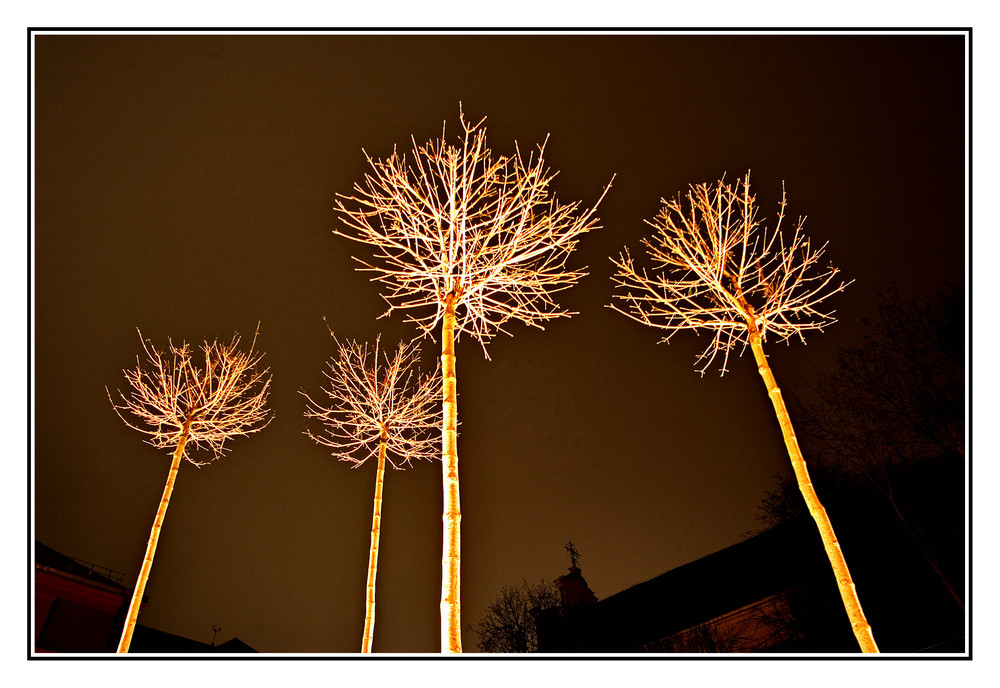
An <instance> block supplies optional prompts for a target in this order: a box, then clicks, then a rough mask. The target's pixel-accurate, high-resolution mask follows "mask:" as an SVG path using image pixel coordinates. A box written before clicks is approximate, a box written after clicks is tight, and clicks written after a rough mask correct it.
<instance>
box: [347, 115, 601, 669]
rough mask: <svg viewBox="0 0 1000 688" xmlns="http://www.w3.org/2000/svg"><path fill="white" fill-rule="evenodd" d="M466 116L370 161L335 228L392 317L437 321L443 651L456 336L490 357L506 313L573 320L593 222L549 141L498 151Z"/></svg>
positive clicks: (455, 517)
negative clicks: (580, 262) (565, 299)
mask: <svg viewBox="0 0 1000 688" xmlns="http://www.w3.org/2000/svg"><path fill="white" fill-rule="evenodd" d="M460 119H461V123H462V130H463V131H462V134H461V135H460V136H459V137H458V140H457V141H456V142H455V143H448V142H447V140H446V137H445V132H444V130H442V134H441V138H440V139H437V140H434V141H430V142H428V143H426V144H424V145H422V146H418V145H417V143H416V141H415V140H413V153H412V158H411V159H407V157H406V156H405V155H402V154H400V153H398V152H396V151H393V153H392V155H390V156H389V157H388V158H387V159H385V160H375V159H372V158H371V157H368V163H369V165H370V167H371V171H370V172H369V173H368V174H366V176H365V179H364V182H363V183H357V184H355V186H354V194H353V195H340V196H339V197H338V200H337V205H336V209H337V211H338V212H339V214H340V217H341V219H342V221H343V223H344V226H345V230H343V231H342V230H335V234H338V235H340V236H343V237H346V238H348V239H351V240H354V241H357V242H360V243H363V244H367V245H369V246H372V247H373V248H374V253H375V255H374V260H372V261H366V260H359V262H360V263H361V264H362V266H363V267H362V268H360V269H362V270H365V271H370V272H372V273H374V277H373V278H372V279H373V281H377V282H379V283H381V285H382V286H383V288H384V290H385V291H384V293H383V298H384V299H385V300H386V301H387V302H388V304H389V309H388V311H386V313H385V315H388V314H390V313H392V312H393V311H396V310H401V311H403V312H405V313H406V319H407V320H409V321H411V322H413V323H414V324H415V325H416V326H417V327H418V328H419V329H420V330H421V331H422V332H423V333H424V334H428V335H430V334H432V333H433V332H434V330H435V329H436V328H437V326H438V324H439V323H440V326H441V337H442V342H441V364H442V376H443V385H442V400H443V404H442V406H443V412H444V418H443V422H442V462H441V469H442V489H443V493H444V497H443V501H444V532H443V556H442V584H441V651H442V652H461V650H462V646H461V618H460V559H461V555H460V552H461V538H460V520H461V509H460V501H459V489H458V488H459V482H458V449H457V424H458V406H457V397H456V371H455V339H456V337H457V336H459V335H461V334H462V333H463V332H464V333H466V334H469V335H471V336H472V337H474V338H475V339H477V340H478V341H479V342H480V344H481V346H482V347H483V352H484V353H485V351H486V347H485V345H486V343H487V342H488V341H489V340H490V339H491V338H492V337H493V336H494V335H495V334H496V333H497V332H506V330H505V329H504V327H505V326H506V324H507V323H508V322H509V321H511V320H517V321H520V322H522V323H525V324H527V325H531V326H536V327H539V328H541V327H542V325H541V323H543V322H545V321H547V320H550V319H552V318H556V317H560V316H567V315H569V313H568V312H566V311H565V310H563V309H561V308H560V307H559V306H558V305H557V304H556V303H555V301H554V299H553V294H554V293H556V292H558V291H561V290H563V289H567V288H569V287H571V286H573V285H574V284H576V282H577V281H578V280H579V279H580V278H581V277H582V276H583V275H584V274H585V273H584V272H583V271H582V270H572V269H568V268H567V267H566V260H567V258H568V257H569V254H570V253H571V252H572V251H573V249H574V248H575V247H576V243H577V240H578V239H579V237H580V236H581V235H582V234H584V233H586V232H588V231H590V230H591V229H595V228H596V227H597V218H596V216H595V210H596V207H597V204H596V203H595V205H594V206H593V207H591V208H590V209H581V207H580V205H579V203H560V202H559V201H558V200H556V198H555V196H554V195H553V193H552V192H551V190H550V189H549V184H550V182H551V181H552V178H553V177H554V176H555V173H553V172H550V171H549V170H548V168H547V167H546V164H545V161H544V157H543V156H544V145H541V146H539V147H538V151H537V155H536V154H534V153H533V154H531V155H530V156H528V157H527V158H525V157H524V156H522V154H521V152H520V150H519V149H517V148H516V146H515V153H514V154H513V155H510V156H494V155H493V153H492V151H491V150H490V149H489V148H488V147H487V146H486V130H485V127H484V126H483V122H484V121H485V120H480V121H479V122H478V123H476V124H470V123H468V122H466V121H465V118H464V115H461V114H460ZM606 192H607V188H605V193H606ZM603 197H604V194H603V193H602V194H601V198H600V199H598V203H599V202H600V200H601V199H603ZM508 334H509V333H508Z"/></svg>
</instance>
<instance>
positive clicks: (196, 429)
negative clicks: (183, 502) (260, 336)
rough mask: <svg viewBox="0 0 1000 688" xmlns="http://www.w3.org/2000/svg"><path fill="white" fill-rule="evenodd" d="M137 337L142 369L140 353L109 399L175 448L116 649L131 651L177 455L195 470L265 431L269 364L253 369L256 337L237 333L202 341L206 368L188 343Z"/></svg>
mask: <svg viewBox="0 0 1000 688" xmlns="http://www.w3.org/2000/svg"><path fill="white" fill-rule="evenodd" d="M139 339H140V341H142V347H143V351H144V352H145V354H146V363H147V364H148V365H147V367H143V363H142V362H141V361H140V360H139V358H138V357H137V358H136V367H135V370H126V371H125V379H126V380H127V381H128V383H129V385H130V386H131V391H130V393H129V394H128V395H127V396H126V395H125V394H124V393H122V392H119V393H118V394H119V396H120V397H121V402H120V403H117V402H115V400H114V399H113V398H112V397H111V392H110V390H109V391H108V398H109V399H110V400H111V404H112V406H113V407H114V409H115V412H116V413H117V414H118V416H119V417H120V418H121V419H122V421H124V423H125V424H126V425H127V426H129V427H130V428H133V429H134V430H138V431H139V432H141V433H143V434H146V435H148V436H149V437H148V439H147V440H146V441H147V442H148V443H149V444H151V445H153V446H154V447H157V448H158V449H173V460H172V461H171V464H170V471H169V473H167V482H166V486H165V487H164V488H163V497H162V498H161V499H160V507H159V509H157V511H156V517H155V518H154V519H153V528H152V530H151V531H150V533H149V542H148V543H147V545H146V554H145V556H144V557H143V560H142V569H141V570H140V572H139V578H138V580H137V581H136V584H135V592H134V593H133V595H132V601H131V603H130V604H129V609H128V616H127V618H126V621H125V627H124V629H123V630H122V637H121V640H120V641H119V643H118V652H128V649H129V645H130V644H131V642H132V632H133V631H134V630H135V622H136V619H137V618H138V616H139V606H140V604H141V603H142V596H143V592H144V591H145V589H146V581H147V580H148V579H149V571H150V568H152V565H153V555H154V554H155V553H156V543H157V541H158V540H159V537H160V529H161V528H162V527H163V518H164V516H165V515H166V513H167V506H168V504H169V503H170V495H171V493H172V492H173V490H174V483H175V482H176V480H177V471H178V470H179V469H180V464H181V459H186V460H188V461H190V462H191V463H193V464H194V465H195V466H199V467H201V466H204V465H207V464H208V463H211V462H212V461H214V460H215V459H217V458H219V457H221V456H222V455H223V453H224V452H225V451H226V450H227V448H226V446H225V443H226V440H228V439H230V438H232V437H237V436H240V435H248V434H250V433H253V432H258V431H260V430H263V429H264V427H265V426H266V425H267V424H268V423H269V422H270V421H271V417H272V414H271V412H270V411H269V410H268V408H267V395H268V390H269V387H270V383H271V378H270V375H269V374H268V370H267V369H266V368H265V369H263V370H258V369H257V364H258V363H259V362H260V360H261V358H263V354H255V353H254V350H253V349H254V345H255V344H256V341H257V338H256V335H255V336H254V341H253V343H251V345H250V350H249V351H246V352H243V351H240V350H239V349H238V346H239V343H240V338H239V335H234V336H233V340H232V341H231V342H230V343H229V344H220V343H219V342H218V341H213V342H212V343H211V344H209V343H208V342H207V341H206V342H205V343H204V344H203V345H202V346H201V350H202V351H203V352H204V356H205V363H204V366H203V367H200V366H199V364H198V363H197V362H196V361H195V360H194V356H193V352H192V350H191V347H190V346H188V344H187V343H186V342H185V343H182V344H181V345H180V346H177V345H175V344H174V343H173V342H172V341H170V340H167V349H166V350H165V351H160V350H158V349H157V348H156V347H154V346H153V344H152V343H151V342H150V341H149V340H147V339H143V337H142V333H141V332H140V333H139ZM127 416H134V418H132V419H130V418H129V417H127ZM191 448H194V449H196V450H205V451H208V452H210V458H208V460H207V461H196V460H195V459H193V458H192V457H191V456H190V455H189V453H188V451H189V450H190V449H191Z"/></svg>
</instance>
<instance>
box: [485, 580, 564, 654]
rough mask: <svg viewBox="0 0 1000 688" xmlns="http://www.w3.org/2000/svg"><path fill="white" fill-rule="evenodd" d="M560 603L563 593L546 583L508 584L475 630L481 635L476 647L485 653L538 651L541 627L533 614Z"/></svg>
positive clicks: (487, 607) (494, 599)
mask: <svg viewBox="0 0 1000 688" xmlns="http://www.w3.org/2000/svg"><path fill="white" fill-rule="evenodd" d="M559 604H560V596H559V590H558V589H557V588H556V586H555V585H554V584H552V583H549V582H547V581H545V580H542V581H539V582H538V583H536V584H529V583H528V582H527V581H521V585H520V586H512V585H505V586H503V588H501V589H500V592H499V593H498V594H497V596H496V597H494V598H493V599H492V600H491V601H490V603H489V604H488V605H487V606H486V611H485V612H484V613H483V617H482V618H481V619H480V620H479V627H478V629H472V631H473V633H475V634H476V635H478V636H479V641H478V642H477V643H476V644H477V645H478V647H479V649H480V650H482V651H483V652H508V653H509V652H535V651H536V650H538V626H537V623H536V621H535V615H534V614H533V613H532V612H533V610H540V609H549V608H552V607H558V606H559Z"/></svg>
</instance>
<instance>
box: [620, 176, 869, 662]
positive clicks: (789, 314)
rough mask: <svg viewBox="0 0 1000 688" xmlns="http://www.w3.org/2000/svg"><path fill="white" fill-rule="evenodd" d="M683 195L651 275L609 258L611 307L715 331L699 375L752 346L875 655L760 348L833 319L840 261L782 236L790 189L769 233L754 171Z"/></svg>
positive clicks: (656, 245) (843, 588)
mask: <svg viewBox="0 0 1000 688" xmlns="http://www.w3.org/2000/svg"><path fill="white" fill-rule="evenodd" d="M686 201H687V203H686V207H685V204H684V202H683V200H682V199H681V197H680V195H678V196H677V197H676V198H674V199H673V200H670V201H666V200H665V201H664V202H663V203H664V206H663V209H662V210H661V211H660V213H659V214H658V215H657V216H656V218H655V220H653V221H652V222H648V224H650V225H651V226H652V227H653V228H654V229H655V230H656V234H655V236H654V238H653V240H643V244H644V245H645V246H646V249H647V251H648V253H649V256H650V258H651V259H652V262H653V264H654V266H655V271H654V272H653V273H649V272H647V271H646V270H645V269H642V270H638V269H636V267H635V265H634V263H633V260H632V257H631V256H630V255H629V253H628V250H627V249H626V251H625V252H624V253H623V254H621V255H619V257H618V259H617V260H616V259H614V258H612V263H614V264H615V266H616V267H617V272H616V275H615V277H614V280H615V282H616V283H617V284H618V285H619V286H620V287H622V288H624V289H625V293H624V294H616V298H618V299H620V300H621V301H622V302H623V304H624V305H623V306H622V307H619V306H617V305H613V306H612V307H613V308H615V310H617V311H619V312H620V313H623V314H624V315H626V316H628V317H630V318H632V319H633V320H636V321H638V322H641V323H643V324H646V325H651V326H653V327H658V328H662V329H664V330H667V333H668V334H667V335H666V337H665V339H664V341H667V340H669V339H670V337H671V336H673V334H675V333H676V332H677V331H679V330H703V329H704V330H708V331H710V332H711V333H712V341H711V342H709V344H708V347H707V348H706V349H705V350H704V351H703V352H702V354H701V355H700V356H699V360H702V361H703V362H704V365H703V366H702V368H701V373H702V374H703V375H704V373H705V370H706V369H707V368H708V367H709V366H710V365H711V364H712V362H713V361H714V360H715V358H716V356H717V355H718V354H719V353H720V352H721V353H722V355H723V360H722V365H721V372H722V374H725V372H726V365H727V364H728V360H729V353H730V351H732V350H733V349H734V348H736V347H737V346H738V345H739V346H740V353H742V352H743V351H744V350H745V349H746V347H747V345H749V346H750V348H751V350H752V351H753V355H754V359H755V360H756V362H757V370H758V372H759V373H760V375H761V378H762V379H763V381H764V386H765V387H766V388H767V394H768V396H769V397H770V399H771V403H772V404H773V406H774V410H775V413H776V415H777V418H778V423H779V425H780V426H781V432H782V435H783V436H784V440H785V446H786V447H787V449H788V455H789V458H790V459H791V462H792V469H793V471H794V473H795V478H796V481H797V483H798V486H799V490H800V491H801V493H802V496H803V497H804V498H805V502H806V506H807V507H808V509H809V513H810V514H811V515H812V517H813V519H814V520H815V522H816V525H817V527H818V528H819V532H820V536H821V538H822V540H823V546H824V548H825V549H826V553H827V556H828V557H829V559H830V564H831V566H832V568H833V572H834V575H835V577H836V579H837V586H838V588H839V590H840V596H841V599H842V600H843V602H844V608H845V609H846V611H847V615H848V617H849V618H850V621H851V626H852V628H853V629H854V635H855V637H856V638H857V640H858V643H859V644H860V646H861V649H862V650H863V651H864V652H878V648H877V647H876V645H875V640H874V638H873V637H872V632H871V627H870V625H869V624H868V621H867V619H865V615H864V612H863V611H862V609H861V603H860V601H859V599H858V596H857V592H856V591H855V588H854V582H853V580H852V579H851V574H850V571H849V570H848V568H847V562H846V560H845V559H844V555H843V552H841V549H840V544H839V543H838V542H837V537H836V535H835V533H834V531H833V525H832V524H831V522H830V519H829V517H828V516H827V514H826V510H825V509H824V508H823V505H822V503H821V502H820V500H819V497H818V496H817V494H816V491H815V489H813V485H812V482H811V481H810V478H809V472H808V470H807V469H806V463H805V459H804V458H803V457H802V452H801V451H800V449H799V445H798V441H797V439H796V437H795V430H794V429H793V427H792V422H791V419H790V417H789V415H788V410H787V409H786V407H785V402H784V400H783V399H782V396H781V390H780V389H779V388H778V384H777V382H776V381H775V378H774V375H773V373H772V372H771V366H770V365H769V364H768V362H767V358H766V357H765V355H764V348H763V345H764V340H765V338H766V337H767V335H769V334H770V335H772V336H774V337H775V338H777V339H779V340H782V341H787V340H789V339H790V338H791V337H793V336H797V337H799V338H802V337H803V332H805V331H807V330H821V329H822V328H823V327H824V326H825V325H827V324H830V323H832V322H834V318H833V316H832V312H822V311H820V310H817V306H818V305H819V304H820V302H822V301H823V300H824V299H826V298H827V297H829V296H830V295H832V294H835V293H837V292H839V291H841V290H843V288H844V287H845V286H846V284H845V283H844V282H837V281H836V280H835V278H836V275H837V272H838V271H837V269H836V268H833V267H832V266H831V267H827V268H822V267H820V266H819V260H820V257H821V256H822V255H823V252H824V249H825V246H823V247H820V248H818V249H814V248H813V247H812V246H811V245H810V242H809V240H808V239H807V238H806V237H805V235H804V234H803V233H802V226H803V220H801V219H800V220H799V222H798V223H797V224H796V226H795V230H794V232H793V234H792V238H791V241H787V240H786V238H785V237H784V236H783V235H782V233H781V222H782V219H783V218H784V212H785V195H784V190H782V198H781V204H780V208H779V212H778V218H777V221H776V222H775V225H774V229H773V230H768V229H767V228H766V227H764V226H763V225H762V224H761V221H760V220H759V219H758V217H757V205H756V200H755V197H754V196H753V195H751V193H750V173H749V172H748V173H747V175H746V176H745V177H744V179H743V184H742V188H741V186H740V184H739V183H737V184H736V185H734V186H730V185H728V184H726V183H725V181H724V180H720V181H719V182H717V183H716V184H715V185H714V187H712V186H709V185H708V184H697V185H691V186H690V187H689V190H688V193H687V195H686Z"/></svg>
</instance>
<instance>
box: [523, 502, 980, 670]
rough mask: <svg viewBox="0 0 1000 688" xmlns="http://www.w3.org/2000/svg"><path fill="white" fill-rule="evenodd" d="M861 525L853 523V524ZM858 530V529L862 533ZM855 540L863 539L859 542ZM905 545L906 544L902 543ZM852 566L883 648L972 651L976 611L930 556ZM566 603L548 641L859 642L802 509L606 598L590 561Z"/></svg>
mask: <svg viewBox="0 0 1000 688" xmlns="http://www.w3.org/2000/svg"><path fill="white" fill-rule="evenodd" d="M845 530H851V529H849V528H848V529H845ZM852 534H854V533H852ZM859 544H860V545H861V547H856V548H855V552H858V551H859V550H860V549H862V547H863V545H864V544H865V543H864V541H863V540H862V541H860V543H859ZM895 554H898V553H895ZM889 559H890V560H891V561H893V562H894V563H895V564H896V566H894V567H889V568H887V567H885V566H884V565H883V564H884V562H885V560H886V558H885V557H881V558H880V557H877V556H860V555H859V556H858V557H856V558H855V559H854V560H851V562H850V563H851V571H852V574H853V575H854V578H855V580H856V581H857V582H858V590H859V593H860V594H861V596H862V603H863V605H864V608H865V612H866V615H867V617H868V620H869V622H870V623H871V624H872V628H873V631H874V633H875V637H876V641H877V642H879V645H880V650H881V651H882V652H905V653H914V652H924V651H926V652H935V653H952V652H964V642H965V636H964V630H963V627H962V619H963V616H964V614H960V613H956V612H957V611H958V610H956V609H955V608H954V605H952V604H950V600H948V599H946V596H945V595H943V594H937V595H936V596H935V595H928V594H927V591H928V590H933V589H934V588H933V585H934V581H933V580H930V579H928V578H927V576H926V575H925V573H924V572H922V571H921V568H920V566H919V562H916V561H912V562H910V563H912V566H909V565H902V564H901V563H900V561H901V560H900V558H899V557H898V556H891V557H889ZM556 585H557V587H559V589H560V594H561V596H562V603H561V605H560V606H558V607H552V608H549V609H538V610H535V611H534V612H533V613H534V616H535V619H536V622H537V624H538V638H539V650H538V651H539V652H552V653H647V652H673V653H705V652H727V653H741V652H742V653H746V652H767V653H782V654H785V653H822V654H827V653H857V652H859V648H858V645H857V641H856V640H855V638H854V635H853V633H852V631H851V627H850V621H849V620H848V617H847V613H846V612H845V611H844V608H843V604H842V602H841V600H840V597H839V593H838V591H837V587H836V582H835V581H834V578H833V573H832V571H831V568H830V564H829V561H828V560H827V557H826V553H825V552H824V550H823V546H822V543H821V541H820V538H819V537H818V535H817V534H816V527H815V525H814V524H813V523H812V521H811V520H810V519H808V518H806V519H794V520H792V521H789V522H786V523H783V524H781V525H778V526H775V527H773V528H771V529H769V530H766V531H764V532H763V533H760V534H758V535H756V536H754V537H751V538H749V539H747V540H745V541H743V542H740V543H738V544H735V545H732V546H730V547H727V548H725V549H722V550H719V551H717V552H714V553H712V554H709V555H708V556H705V557H702V558H701V559H698V560H696V561H693V562H690V563H688V564H684V565H683V566H679V567H677V568H675V569H672V570H670V571H667V572H666V573H663V574H661V575H659V576H656V577H655V578H652V579H650V580H647V581H644V582H642V583H638V584H636V585H633V586H631V587H629V588H627V589H625V590H622V591H620V592H618V593H615V594H614V595H610V596H608V597H606V598H604V599H601V600H598V599H597V598H596V597H595V596H594V594H593V592H592V591H591V590H590V588H589V587H588V586H587V583H586V581H585V579H584V578H583V575H582V573H581V571H580V569H579V568H577V567H576V566H571V567H570V569H569V573H568V574H567V575H565V576H562V577H561V578H559V579H557V580H556Z"/></svg>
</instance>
